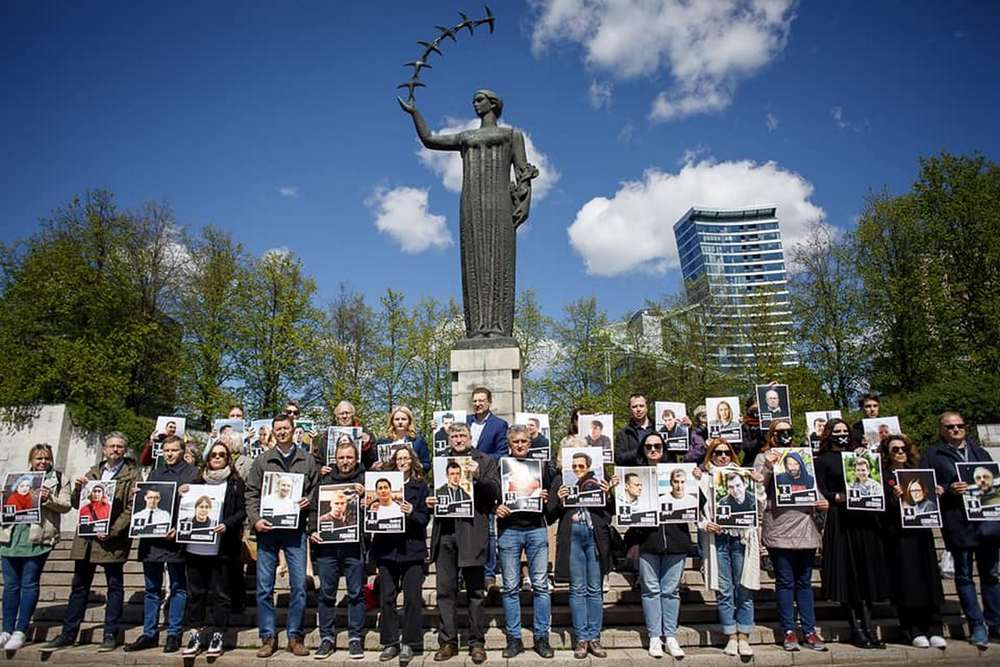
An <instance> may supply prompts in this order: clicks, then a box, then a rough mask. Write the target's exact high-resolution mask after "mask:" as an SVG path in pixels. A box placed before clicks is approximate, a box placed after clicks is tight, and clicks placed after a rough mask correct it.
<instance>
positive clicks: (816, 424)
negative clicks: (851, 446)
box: [806, 410, 841, 452]
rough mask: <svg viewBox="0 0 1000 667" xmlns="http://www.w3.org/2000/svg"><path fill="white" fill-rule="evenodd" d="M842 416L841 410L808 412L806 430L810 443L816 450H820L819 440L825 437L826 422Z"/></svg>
mask: <svg viewBox="0 0 1000 667" xmlns="http://www.w3.org/2000/svg"><path fill="white" fill-rule="evenodd" d="M840 418H841V417H840V410H823V411H816V412H806V432H807V433H808V434H809V445H810V446H811V447H812V450H813V451H814V452H818V451H819V441H820V439H821V438H822V437H823V429H824V428H826V423H827V422H828V421H830V420H831V419H840Z"/></svg>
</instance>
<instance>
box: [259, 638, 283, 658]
mask: <svg viewBox="0 0 1000 667" xmlns="http://www.w3.org/2000/svg"><path fill="white" fill-rule="evenodd" d="M277 650H278V638H277V637H268V638H267V639H265V640H263V643H261V645H260V648H259V649H257V657H258V658H270V657H271V656H272V655H274V652H275V651H277Z"/></svg>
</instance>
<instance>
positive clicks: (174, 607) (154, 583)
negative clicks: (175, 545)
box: [142, 561, 187, 639]
mask: <svg viewBox="0 0 1000 667" xmlns="http://www.w3.org/2000/svg"><path fill="white" fill-rule="evenodd" d="M164 566H166V570H167V572H169V573H170V608H169V611H168V612H167V636H168V637H169V636H172V635H177V636H178V637H179V636H180V635H181V633H182V632H184V608H185V607H186V606H187V568H186V566H185V563H150V562H148V561H147V562H144V563H143V564H142V575H143V577H144V578H145V588H146V594H145V595H144V596H143V598H142V634H144V635H146V636H147V637H152V638H153V639H157V638H159V636H160V603H161V602H162V601H163V569H164Z"/></svg>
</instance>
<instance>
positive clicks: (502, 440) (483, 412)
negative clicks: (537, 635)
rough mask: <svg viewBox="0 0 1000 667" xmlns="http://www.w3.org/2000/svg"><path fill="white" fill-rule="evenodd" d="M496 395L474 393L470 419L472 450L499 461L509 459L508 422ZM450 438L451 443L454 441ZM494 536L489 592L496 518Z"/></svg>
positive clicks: (490, 570) (491, 569)
mask: <svg viewBox="0 0 1000 667" xmlns="http://www.w3.org/2000/svg"><path fill="white" fill-rule="evenodd" d="M492 408H493V393H492V392H491V391H490V390H489V389H487V388H486V387H476V388H475V389H473V390H472V414H470V415H468V416H466V418H465V423H466V424H468V425H469V438H470V443H471V446H472V447H474V448H475V449H477V450H479V451H480V452H482V453H483V454H486V455H488V456H490V457H492V458H493V461H494V462H496V461H499V460H500V457H501V456H507V422H506V421H504V420H503V419H500V417H497V416H496V415H495V414H493V411H492ZM450 437H451V436H450V434H449V439H450ZM489 525H490V535H489V538H488V539H489V545H488V549H487V552H486V588H492V587H493V585H494V583H495V581H496V569H497V523H496V517H495V516H493V515H492V514H491V515H490V520H489Z"/></svg>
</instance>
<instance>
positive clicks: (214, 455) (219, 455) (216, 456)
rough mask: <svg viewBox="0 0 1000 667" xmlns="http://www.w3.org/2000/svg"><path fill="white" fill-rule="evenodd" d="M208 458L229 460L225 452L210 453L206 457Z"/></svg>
mask: <svg viewBox="0 0 1000 667" xmlns="http://www.w3.org/2000/svg"><path fill="white" fill-rule="evenodd" d="M208 458H210V459H228V458H229V454H227V453H226V452H212V453H211V454H209V455H208Z"/></svg>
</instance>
